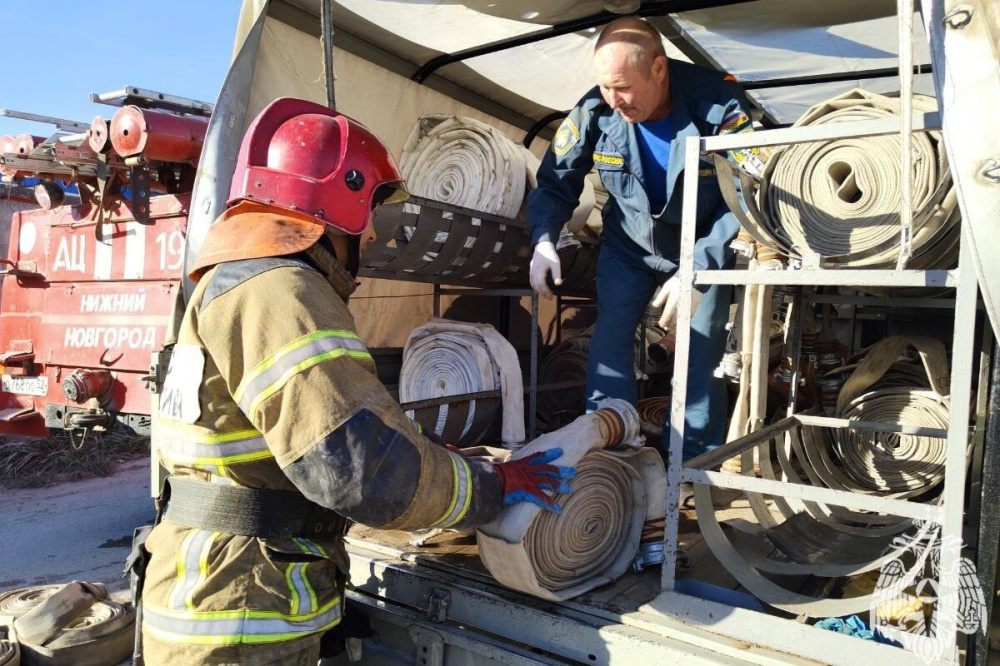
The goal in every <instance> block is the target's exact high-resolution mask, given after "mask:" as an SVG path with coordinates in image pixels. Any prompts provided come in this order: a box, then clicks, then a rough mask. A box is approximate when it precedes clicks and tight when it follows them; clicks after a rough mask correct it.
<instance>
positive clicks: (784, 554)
mask: <svg viewBox="0 0 1000 666" xmlns="http://www.w3.org/2000/svg"><path fill="white" fill-rule="evenodd" d="M910 347H912V348H914V349H916V350H917V353H918V356H919V358H920V360H921V361H922V365H923V371H922V373H921V374H922V375H923V376H922V377H918V378H916V381H914V375H913V373H912V371H911V370H910V369H905V370H904V368H905V367H906V366H904V365H900V364H899V363H898V360H899V359H900V357H901V355H902V354H903V352H905V351H906V350H907V349H908V348H910ZM904 358H905V356H904ZM883 382H885V383H883ZM947 382H948V368H947V358H946V355H945V350H944V347H943V345H941V343H940V342H938V341H936V340H933V339H930V338H920V337H890V338H885V339H884V340H882V341H880V342H879V343H877V344H876V345H873V346H872V347H871V348H869V349H868V350H867V352H866V354H865V357H864V359H863V360H862V361H861V363H859V364H858V365H857V366H856V367H855V368H854V372H853V374H852V375H851V378H850V379H848V380H847V381H846V382H844V385H843V388H842V389H841V393H840V396H839V397H838V398H839V399H838V404H839V409H838V412H837V415H838V416H840V417H842V418H848V419H852V418H853V419H855V420H868V421H884V422H898V423H902V424H905V425H914V426H927V427H936V428H942V429H943V428H946V427H947V423H948V416H949V412H948V401H947V398H946V397H945V396H944V393H945V392H946V388H945V387H946V386H947ZM907 383H909V384H910V386H906V384H907ZM914 384H915V385H914ZM928 386H929V387H931V388H927V387H928ZM751 453H753V452H752V451H745V452H744V453H743V460H744V462H745V461H746V460H747V457H748V455H750V454H751ZM775 462H776V463H777V464H776V465H775ZM943 468H944V442H943V440H941V439H939V438H935V439H932V438H926V437H917V436H914V435H896V434H891V433H879V432H868V431H859V430H849V429H836V430H834V431H833V432H830V431H828V430H827V429H824V428H816V427H810V426H801V427H793V428H791V429H790V430H789V431H787V433H779V434H777V435H776V436H775V437H774V438H773V439H772V440H769V441H768V442H765V443H764V444H762V445H761V447H760V473H761V476H762V477H763V478H765V479H771V480H783V481H788V482H792V483H802V484H807V485H815V486H821V487H822V486H825V487H828V488H832V489H834V490H843V491H851V492H861V493H871V494H879V495H882V496H890V497H896V498H911V497H916V496H926V495H927V494H928V493H929V492H932V491H934V490H935V488H936V487H937V486H938V485H939V484H940V483H941V481H942V479H943ZM695 497H696V503H697V506H698V508H699V511H698V520H699V524H700V526H701V529H702V533H703V535H704V536H705V539H706V542H708V544H709V546H710V547H711V548H712V550H713V552H714V553H715V555H716V557H718V559H719V561H720V562H721V563H722V564H723V565H724V566H725V567H726V569H727V571H729V572H730V573H732V574H733V576H735V577H736V578H737V580H739V581H740V583H742V584H743V585H744V586H745V587H747V589H749V590H751V591H752V592H753V593H754V594H755V595H757V596H758V597H759V598H760V599H761V600H762V601H764V602H766V603H769V604H771V605H774V606H776V607H780V608H783V609H785V610H788V611H790V612H795V613H801V614H805V615H810V616H813V617H828V616H833V615H844V614H849V613H854V612H859V611H864V610H865V609H867V608H868V607H869V605H870V603H871V598H870V595H863V596H858V597H851V598H844V599H824V598H817V597H809V596H807V595H801V594H797V593H794V592H793V591H790V590H788V589H785V588H783V587H782V586H781V585H779V584H777V583H776V582H773V581H772V580H768V579H767V577H764V576H762V575H761V572H766V573H770V574H779V575H802V574H810V575H815V576H825V577H831V578H835V577H840V576H846V575H854V574H858V573H863V572H866V571H873V570H875V569H878V568H879V567H881V566H882V564H884V563H885V562H887V561H890V560H895V559H898V558H899V556H900V554H901V552H900V548H901V547H902V548H903V549H905V545H904V546H900V545H899V543H897V542H896V541H895V540H894V539H893V537H894V536H895V535H898V534H899V533H901V532H903V531H905V530H906V529H908V528H909V527H910V526H911V524H912V521H910V520H909V519H906V518H900V517H897V516H883V515H877V514H872V513H869V512H861V511H855V510H850V509H846V508H844V507H837V506H833V505H823V504H820V503H816V502H806V501H800V500H792V499H789V498H781V497H777V496H774V497H770V500H771V502H770V503H769V502H767V501H766V499H765V496H764V495H762V494H760V493H747V499H748V500H749V502H750V507H751V509H752V510H753V513H754V516H755V518H756V519H757V524H756V525H753V524H748V523H746V522H745V521H732V522H731V523H730V524H728V525H727V526H725V527H723V526H721V525H719V523H718V521H717V519H716V516H715V513H714V511H710V510H705V511H702V507H708V506H710V497H709V496H708V495H707V489H703V488H701V487H696V489H695ZM930 526H931V524H930V523H927V524H925V525H924V526H922V527H921V530H922V532H925V531H926V530H927V529H929V527H930ZM761 546H764V547H765V548H768V547H769V548H773V547H774V546H777V548H778V552H780V553H781V556H780V557H778V558H774V557H771V556H762V555H759V554H757V553H759V552H760V549H761Z"/></svg>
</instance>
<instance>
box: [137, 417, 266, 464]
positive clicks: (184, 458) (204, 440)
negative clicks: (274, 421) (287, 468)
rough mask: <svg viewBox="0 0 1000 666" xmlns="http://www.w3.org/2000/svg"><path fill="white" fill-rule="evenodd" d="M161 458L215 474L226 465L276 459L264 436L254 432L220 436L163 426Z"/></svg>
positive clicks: (200, 429) (188, 428) (243, 431)
mask: <svg viewBox="0 0 1000 666" xmlns="http://www.w3.org/2000/svg"><path fill="white" fill-rule="evenodd" d="M160 436H161V437H160V439H161V443H160V444H159V446H158V447H157V450H158V452H159V454H160V456H161V457H162V458H164V459H166V460H170V461H172V462H177V463H184V464H188V465H193V466H196V467H200V468H203V469H205V470H207V471H209V472H212V473H221V472H219V471H218V470H219V469H220V468H221V467H222V466H225V465H231V464H234V463H240V462H250V461H253V460H264V459H267V458H273V457H274V454H273V453H271V450H270V449H269V448H268V446H267V442H266V441H265V440H264V436H263V435H261V434H260V432H259V431H257V430H254V429H248V430H237V431H234V432H223V433H217V432H212V431H210V430H206V429H202V428H190V427H180V426H177V425H174V424H172V423H161V433H160Z"/></svg>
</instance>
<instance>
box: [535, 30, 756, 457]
mask: <svg viewBox="0 0 1000 666" xmlns="http://www.w3.org/2000/svg"><path fill="white" fill-rule="evenodd" d="M594 66H595V72H596V77H597V81H598V85H597V87H595V88H594V89H593V90H591V91H590V92H588V93H587V94H586V95H585V96H584V97H583V99H581V100H580V102H579V103H578V104H577V105H576V107H575V108H574V109H573V110H572V111H570V113H569V116H568V117H567V118H566V120H565V121H563V124H562V125H561V126H560V128H559V131H558V132H557V134H556V137H555V139H554V140H553V141H552V148H551V150H550V151H549V152H548V153H547V154H546V156H545V159H544V160H543V162H542V166H541V167H540V168H539V170H538V188H537V189H536V190H533V191H532V192H531V194H530V195H529V199H528V221H529V222H530V224H531V228H532V244H533V245H534V254H533V256H532V260H531V285H532V287H533V288H534V289H535V291H536V292H538V293H540V294H542V295H544V296H551V291H550V289H549V287H548V285H547V279H548V277H549V276H550V275H551V277H552V280H553V282H554V283H555V284H556V285H558V284H559V283H560V282H561V279H560V277H561V276H560V265H559V257H558V255H557V254H556V251H555V246H554V241H555V240H556V239H557V238H558V236H559V231H560V229H561V228H562V226H563V224H564V223H565V222H566V221H567V220H569V218H570V215H571V213H572V211H573V209H574V207H575V206H576V205H577V201H578V199H579V196H580V193H581V191H582V188H583V181H584V177H585V176H586V175H587V173H588V172H589V171H590V170H591V168H592V167H595V166H596V167H597V171H598V173H599V174H600V177H601V182H602V183H603V184H604V186H605V188H607V190H608V193H609V194H610V198H609V199H608V202H607V204H606V205H605V206H604V210H603V218H604V231H603V234H602V237H601V253H600V259H599V261H598V268H597V325H596V327H595V329H594V334H593V338H592V339H591V345H590V364H589V367H588V372H587V395H588V403H587V407H588V409H594V407H595V404H596V402H597V401H598V400H600V399H602V398H605V397H614V398H623V399H626V400H630V401H631V402H632V403H633V404H634V403H635V402H636V401H637V386H636V379H635V373H634V370H633V367H634V365H633V363H634V360H633V356H634V345H635V329H636V327H637V326H638V323H639V319H640V317H641V315H642V313H643V311H644V309H645V308H646V306H647V305H648V304H649V302H650V299H652V298H653V297H654V294H655V296H656V298H655V300H654V305H657V306H659V305H665V306H666V307H665V308H664V313H663V317H662V318H661V322H660V323H661V326H664V327H665V328H673V327H674V325H675V324H674V322H675V320H676V302H677V294H678V280H677V277H676V275H675V273H676V271H677V265H678V262H679V253H680V229H681V209H682V189H683V188H682V187H681V183H682V182H683V178H682V175H683V168H684V151H683V148H684V142H685V140H686V139H687V138H688V137H690V136H710V135H716V134H725V133H732V132H744V131H750V130H751V129H752V123H751V120H750V114H749V111H748V105H747V102H746V98H745V96H744V94H743V92H742V91H741V90H740V88H739V87H738V86H737V85H736V83H735V80H734V79H733V77H731V76H727V75H725V74H723V73H720V72H715V71H712V70H709V69H705V68H702V67H698V66H695V65H691V64H688V63H685V62H679V61H676V60H668V59H667V57H666V54H665V52H664V50H663V44H662V42H661V39H660V34H659V32H658V31H657V30H656V29H655V28H653V27H652V26H651V25H649V24H648V23H646V22H645V21H644V20H642V19H639V18H634V17H628V18H622V19H618V20H616V21H614V22H612V23H610V24H609V25H608V26H607V27H606V28H605V29H604V32H602V33H601V36H600V38H599V39H598V42H597V46H596V48H595V51H594ZM730 159H732V160H733V161H735V162H737V163H738V164H739V165H740V166H742V167H743V168H747V169H748V170H750V171H756V170H758V169H759V168H760V160H759V158H758V155H757V153H756V151H755V150H752V151H751V150H748V151H740V152H736V153H731V154H730ZM698 176H699V180H698V221H697V232H696V235H697V242H696V244H695V260H694V264H695V269H696V270H706V269H718V268H725V267H729V266H730V265H731V264H732V262H733V252H732V250H731V249H730V248H729V243H730V241H731V240H732V239H733V238H734V237H735V235H736V232H737V231H738V229H739V223H738V222H737V221H736V218H735V216H734V215H733V214H732V213H731V212H730V211H729V209H728V207H727V206H726V204H725V202H724V201H723V199H722V194H721V192H720V191H719V185H718V182H717V179H716V175H715V169H714V168H713V167H712V166H711V165H710V163H708V162H704V161H703V162H702V163H701V167H700V169H699V173H698ZM694 296H695V299H694V300H695V302H696V303H697V305H696V309H695V312H694V316H693V319H692V322H691V354H690V359H691V360H690V364H689V379H688V393H687V408H686V418H685V438H684V458H685V459H688V458H691V457H694V456H696V455H698V454H700V453H704V452H705V451H707V450H709V449H712V448H714V447H716V446H718V445H720V444H722V443H723V437H724V434H723V433H724V425H725V419H726V392H725V385H724V384H723V381H722V380H721V379H718V378H716V377H714V371H715V369H716V368H717V367H718V365H719V361H720V360H721V358H722V355H723V352H724V351H725V343H726V324H727V322H728V314H729V305H730V302H731V299H732V287H730V286H723V285H720V286H712V287H709V288H704V287H698V288H697V289H696V293H695V294H694ZM669 432H670V429H669V428H665V440H664V445H663V446H664V450H667V448H668V441H669V440H668V438H669Z"/></svg>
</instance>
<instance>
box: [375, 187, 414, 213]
mask: <svg viewBox="0 0 1000 666" xmlns="http://www.w3.org/2000/svg"><path fill="white" fill-rule="evenodd" d="M409 198H410V193H409V192H407V191H406V187H405V186H404V185H403V183H402V182H399V183H386V184H385V185H380V186H379V187H378V189H376V190H375V194H373V195H372V208H373V209H374V208H375V206H381V205H383V204H394V203H402V202H404V201H406V200H407V199H409Z"/></svg>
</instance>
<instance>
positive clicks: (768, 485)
mask: <svg viewBox="0 0 1000 666" xmlns="http://www.w3.org/2000/svg"><path fill="white" fill-rule="evenodd" d="M939 125H940V123H939V118H938V117H937V115H936V114H925V115H924V116H923V117H917V118H915V123H914V129H916V130H918V131H926V130H932V129H938V127H939ZM899 129H900V122H899V120H898V119H896V120H889V121H875V122H861V123H849V124H848V123H842V124H837V125H830V126H825V127H802V128H788V129H778V130H768V131H762V132H758V133H753V134H744V135H736V136H721V137H692V138H690V139H688V142H687V145H686V148H685V174H686V175H685V182H684V188H685V190H684V194H685V198H684V201H685V207H684V218H683V223H682V236H681V257H680V259H681V261H680V268H679V275H680V283H681V295H680V299H679V300H680V304H679V314H678V331H677V347H676V351H675V357H674V364H675V365H674V378H675V379H674V389H673V396H672V408H671V438H670V451H669V459H670V460H671V461H679V460H680V459H681V450H682V446H683V438H684V404H685V402H686V393H687V375H688V372H687V365H688V356H689V351H690V339H691V332H690V319H691V315H690V304H691V291H692V289H693V287H694V285H696V284H697V285H708V284H734V285H740V284H760V285H789V286H844V287H852V286H872V287H874V286H878V287H924V286H935V287H948V288H954V289H956V292H957V294H956V299H955V328H954V336H953V356H952V367H951V391H950V395H951V405H952V407H951V414H950V424H949V427H948V430H947V432H946V433H943V432H939V431H937V430H933V431H932V430H931V429H921V430H920V431H912V430H909V429H906V428H905V427H904V426H901V425H899V424H888V423H887V424H878V425H877V426H875V427H877V428H878V429H880V430H883V431H886V432H908V433H911V434H921V435H927V436H942V435H946V436H947V441H948V444H947V447H948V453H947V462H946V466H945V482H944V491H943V494H942V500H943V501H942V503H941V504H940V505H929V504H922V503H917V502H912V501H907V500H897V499H888V498H882V497H873V496H868V495H860V494H855V493H851V492H846V491H839V490H833V489H829V488H822V487H816V486H811V485H803V484H796V483H790V482H785V481H772V480H768V479H759V478H753V477H748V476H742V475H736V474H728V473H724V472H712V471H706V470H703V469H683V470H682V469H681V467H680V466H679V465H676V464H671V465H669V467H668V499H667V523H666V534H667V537H666V540H665V550H666V558H667V559H666V562H665V564H664V567H663V577H662V588H663V593H662V595H661V597H660V601H663V602H667V604H669V602H670V600H674V601H677V602H679V603H682V604H689V603H690V601H689V600H690V597H686V596H685V595H681V594H680V593H678V592H676V591H675V584H676V580H675V573H674V571H675V563H676V558H677V549H676V535H677V527H678V521H679V511H678V503H679V499H680V484H681V482H682V481H684V482H690V483H695V484H704V485H708V486H714V487H721V488H733V489H738V490H743V491H750V492H759V493H762V494H767V495H772V496H778V497H783V498H796V499H801V500H807V501H815V502H821V503H824V504H832V505H836V506H841V507H845V508H850V509H855V510H867V511H876V512H884V513H889V514H892V515H896V516H901V517H908V518H917V519H921V520H925V521H930V522H933V523H938V524H940V525H941V526H942V538H943V539H959V540H960V539H961V538H962V516H963V509H964V491H965V480H966V447H967V445H968V426H967V423H968V418H967V409H968V405H969V403H970V399H971V380H972V376H973V360H974V358H973V357H974V349H973V338H974V335H975V319H976V297H977V284H976V275H975V271H974V269H973V266H972V263H971V261H970V257H969V252H970V250H969V247H968V243H963V244H962V248H961V256H960V260H959V267H958V269H956V270H854V269H818V268H817V269H803V270H784V271H769V272H765V271H753V270H745V271H736V270H732V271H724V270H717V271H698V272H697V273H696V272H695V270H694V241H695V237H694V231H695V219H696V218H695V214H696V211H695V206H696V199H697V196H696V195H697V187H698V180H697V173H698V164H699V158H700V155H701V154H702V153H706V152H713V151H724V150H733V149H739V148H746V147H753V146H771V145H779V144H794V143H801V142H807V141H821V140H829V139H835V138H842V137H864V136H876V135H880V134H891V133H895V132H899ZM962 224H963V231H964V227H965V225H966V224H967V223H966V222H965V221H963V223H962ZM964 237H965V238H967V236H964ZM795 367H796V364H794V363H793V369H794V368H795ZM755 379H757V380H760V378H755ZM795 384H796V378H795V376H794V375H793V378H792V384H791V385H792V386H793V387H794V386H795ZM789 403H790V405H791V406H792V407H790V409H789V416H788V419H785V421H783V422H782V423H781V425H782V426H783V427H787V426H789V425H791V424H792V422H791V421H789V419H791V420H793V421H794V422H795V423H797V424H802V425H816V426H824V427H834V428H859V427H861V428H866V429H872V427H873V425H872V424H870V423H861V422H848V421H846V420H840V419H826V418H821V417H815V416H808V415H804V414H795V413H794V412H793V411H792V410H793V409H794V404H795V402H794V398H792V399H790V401H789ZM776 427H777V426H772V427H771V428H769V429H767V430H766V431H765V430H762V431H758V432H757V433H755V434H753V435H750V436H748V437H744V438H741V439H739V440H736V441H735V442H731V443H729V444H727V445H724V446H723V447H720V448H719V449H716V451H714V452H713V454H712V457H711V458H707V457H706V458H707V459H703V460H702V463H703V464H702V465H700V466H702V467H708V466H711V464H712V462H713V461H717V462H721V461H723V460H725V459H727V458H729V457H732V456H734V455H737V454H739V453H741V452H742V451H744V450H747V449H750V448H751V447H754V446H756V445H757V444H758V443H759V442H760V441H762V440H763V439H765V438H766V437H769V436H773V434H774V433H773V430H774V428H776ZM960 556H961V555H960V552H958V551H956V550H953V549H945V551H944V552H942V562H941V571H942V572H952V573H951V574H949V573H944V574H943V575H942V577H941V580H940V588H939V589H940V592H939V596H940V597H946V595H949V594H950V595H956V594H957V592H958V577H957V571H958V559H959V558H960ZM668 607H669V606H668ZM947 640H948V641H949V644H948V649H951V648H953V647H954V637H949V638H948V639H947Z"/></svg>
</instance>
